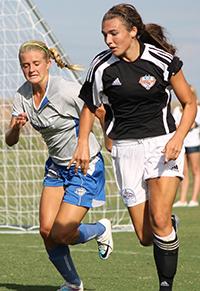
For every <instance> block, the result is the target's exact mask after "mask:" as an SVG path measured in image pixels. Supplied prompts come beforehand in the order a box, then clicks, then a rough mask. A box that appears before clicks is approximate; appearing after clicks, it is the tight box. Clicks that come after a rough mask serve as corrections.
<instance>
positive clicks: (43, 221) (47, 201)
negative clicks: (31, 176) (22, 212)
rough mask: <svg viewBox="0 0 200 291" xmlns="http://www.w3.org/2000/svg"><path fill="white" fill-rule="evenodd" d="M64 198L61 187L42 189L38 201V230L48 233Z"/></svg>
mask: <svg viewBox="0 0 200 291" xmlns="http://www.w3.org/2000/svg"><path fill="white" fill-rule="evenodd" d="M63 196H64V189H63V186H58V187H44V188H43V191H42V194H41V199H40V212H39V220H40V229H41V231H43V232H49V231H50V230H51V228H52V226H53V223H54V220H55V218H56V216H57V214H58V211H59V208H60V206H61V202H62V200H63Z"/></svg>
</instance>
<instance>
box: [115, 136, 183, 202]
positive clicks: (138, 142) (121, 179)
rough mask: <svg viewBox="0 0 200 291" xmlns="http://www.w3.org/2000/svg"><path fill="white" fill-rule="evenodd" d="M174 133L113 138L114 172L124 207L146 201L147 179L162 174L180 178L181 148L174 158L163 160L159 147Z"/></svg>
mask: <svg viewBox="0 0 200 291" xmlns="http://www.w3.org/2000/svg"><path fill="white" fill-rule="evenodd" d="M173 134H174V133H170V134H167V135H162V136H158V137H151V138H144V139H131V140H120V141H113V147H112V152H111V155H112V160H113V169H114V174H115V178H116V183H117V185H118V187H119V190H120V194H121V196H122V199H123V201H124V204H125V205H126V206H127V207H131V206H135V205H137V204H140V203H142V202H144V201H146V200H148V191H147V183H146V180H147V179H149V178H157V177H161V176H168V177H175V176H176V177H180V178H181V179H182V178H183V165H184V152H185V150H184V147H183V148H182V150H181V153H180V154H179V157H178V158H177V159H176V160H175V161H173V160H171V161H169V162H168V163H164V154H163V153H162V150H163V149H164V147H165V145H166V143H167V142H168V140H169V139H170V138H171V137H172V135H173Z"/></svg>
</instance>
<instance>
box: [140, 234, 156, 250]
mask: <svg viewBox="0 0 200 291" xmlns="http://www.w3.org/2000/svg"><path fill="white" fill-rule="evenodd" d="M152 242H153V240H152V236H151V237H148V238H141V239H140V244H141V245H142V246H143V247H149V246H151V245H152Z"/></svg>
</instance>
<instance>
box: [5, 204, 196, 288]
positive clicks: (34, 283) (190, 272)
mask: <svg viewBox="0 0 200 291" xmlns="http://www.w3.org/2000/svg"><path fill="white" fill-rule="evenodd" d="M175 212H176V214H177V215H178V216H179V217H180V220H181V222H180V225H179V238H180V242H181V247H180V253H179V267H178V272H177V275H176V280H175V283H174V291H199V290H200V246H199V245H200V244H199V242H200V219H199V218H200V210H199V208H198V207H197V208H182V209H180V208H179V209H177V208H176V211H175ZM113 236H114V244H115V245H114V247H115V249H114V252H113V254H112V255H111V257H110V258H109V260H107V261H101V260H100V259H99V258H98V256H97V247H96V242H95V241H91V242H89V243H87V244H84V245H78V246H73V247H71V252H72V256H73V258H74V261H75V262H76V265H77V268H78V271H79V273H80V275H81V278H82V280H83V281H84V287H85V290H88V291H95V290H96V291H141V290H145V291H157V290H158V286H157V275H156V271H155V267H154V261H153V257H152V248H151V247H148V248H144V247H141V246H140V245H139V244H138V242H137V239H136V237H135V234H134V233H131V232H127V233H114V234H113ZM0 262H1V264H0V290H1V291H6V290H17V291H53V290H56V288H57V287H58V286H59V285H60V284H61V283H62V278H61V277H60V275H59V274H58V273H57V271H56V270H55V269H54V267H53V266H52V265H51V263H50V262H49V261H48V258H47V255H46V252H45V250H44V247H43V243H42V240H41V238H40V236H39V235H37V234H23V235H22V234H18V235H14V234H1V235H0Z"/></svg>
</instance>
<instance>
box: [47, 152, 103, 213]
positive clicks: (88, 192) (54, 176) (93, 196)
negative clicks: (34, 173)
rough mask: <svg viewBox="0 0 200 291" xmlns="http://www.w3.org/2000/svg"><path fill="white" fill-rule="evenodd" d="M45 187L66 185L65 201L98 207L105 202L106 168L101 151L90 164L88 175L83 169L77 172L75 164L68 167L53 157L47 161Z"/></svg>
mask: <svg viewBox="0 0 200 291" xmlns="http://www.w3.org/2000/svg"><path fill="white" fill-rule="evenodd" d="M43 185H44V187H59V186H63V187H64V190H65V192H64V197H63V201H64V202H67V203H69V204H73V205H78V206H84V207H88V208H91V207H98V206H102V205H104V203H105V170H104V161H103V157H102V155H101V154H100V153H99V154H98V155H97V156H96V157H95V158H93V159H92V160H91V162H90V164H89V169H88V171H87V175H83V173H82V171H81V169H79V170H78V173H75V170H74V166H71V167H70V168H69V169H67V167H66V166H59V165H57V164H55V163H54V162H53V160H52V159H51V158H49V159H48V160H47V161H46V164H45V175H44V181H43Z"/></svg>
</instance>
